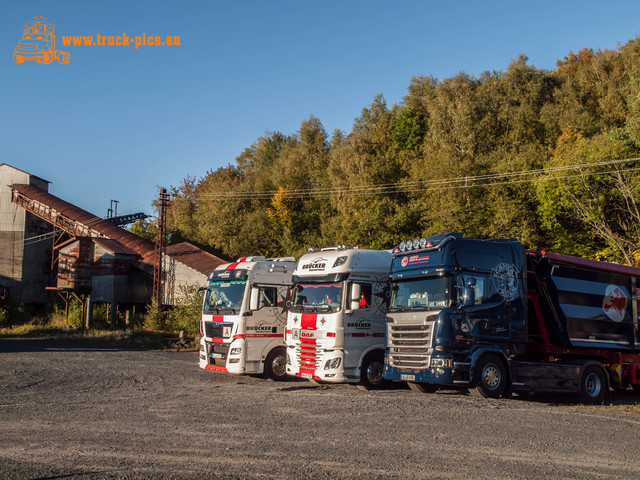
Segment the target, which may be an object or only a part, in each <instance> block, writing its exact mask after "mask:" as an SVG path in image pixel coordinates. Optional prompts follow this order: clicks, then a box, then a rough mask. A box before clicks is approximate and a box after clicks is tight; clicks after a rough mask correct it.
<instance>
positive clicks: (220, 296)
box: [203, 280, 247, 313]
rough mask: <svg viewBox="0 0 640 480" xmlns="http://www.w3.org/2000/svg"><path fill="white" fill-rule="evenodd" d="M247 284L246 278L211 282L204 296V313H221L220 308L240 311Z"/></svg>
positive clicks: (235, 311)
mask: <svg viewBox="0 0 640 480" xmlns="http://www.w3.org/2000/svg"><path fill="white" fill-rule="evenodd" d="M246 285H247V282H246V280H234V281H226V280H225V281H216V282H210V283H209V289H208V290H207V294H206V295H205V297H204V308H203V311H204V313H220V310H231V311H232V312H231V313H237V312H239V311H240V309H241V308H242V299H243V297H244V290H245V286H246Z"/></svg>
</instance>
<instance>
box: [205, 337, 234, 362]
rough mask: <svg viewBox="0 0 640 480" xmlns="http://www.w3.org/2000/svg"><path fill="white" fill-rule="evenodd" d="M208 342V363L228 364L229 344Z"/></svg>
mask: <svg viewBox="0 0 640 480" xmlns="http://www.w3.org/2000/svg"><path fill="white" fill-rule="evenodd" d="M206 344H207V349H206V354H207V363H208V364H209V365H216V366H218V367H224V366H226V365H227V356H228V355H229V345H224V344H219V343H209V342H206Z"/></svg>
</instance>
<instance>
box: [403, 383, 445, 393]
mask: <svg viewBox="0 0 640 480" xmlns="http://www.w3.org/2000/svg"><path fill="white" fill-rule="evenodd" d="M407 385H409V388H410V389H411V390H413V391H414V392H420V393H435V392H436V391H437V390H438V385H434V384H433V383H415V382H407Z"/></svg>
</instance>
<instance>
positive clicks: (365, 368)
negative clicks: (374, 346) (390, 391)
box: [360, 352, 389, 390]
mask: <svg viewBox="0 0 640 480" xmlns="http://www.w3.org/2000/svg"><path fill="white" fill-rule="evenodd" d="M383 371H384V354H382V353H377V352H372V353H369V354H368V355H367V356H366V357H364V360H362V366H361V367H360V383H361V384H362V386H363V387H364V388H366V389H367V390H379V389H381V388H385V387H386V386H387V384H388V383H389V382H388V381H386V380H385V379H384V377H383V376H382V373H383Z"/></svg>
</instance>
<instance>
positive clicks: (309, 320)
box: [300, 313, 318, 330]
mask: <svg viewBox="0 0 640 480" xmlns="http://www.w3.org/2000/svg"><path fill="white" fill-rule="evenodd" d="M317 320H318V314H317V313H303V314H302V318H301V319H300V326H301V327H302V328H303V329H305V330H317V328H318V327H317V326H316V322H317Z"/></svg>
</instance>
